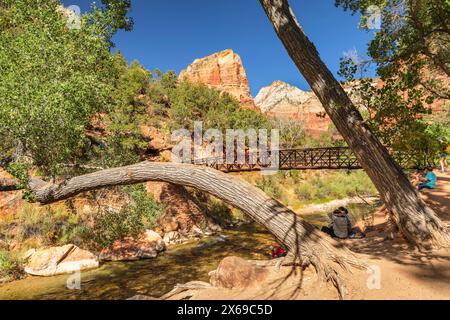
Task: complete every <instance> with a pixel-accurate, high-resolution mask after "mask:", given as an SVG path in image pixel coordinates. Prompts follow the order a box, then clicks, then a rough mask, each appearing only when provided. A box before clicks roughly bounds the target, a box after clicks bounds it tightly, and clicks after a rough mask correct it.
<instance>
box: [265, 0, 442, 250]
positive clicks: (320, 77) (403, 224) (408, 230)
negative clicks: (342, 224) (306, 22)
mask: <svg viewBox="0 0 450 320" xmlns="http://www.w3.org/2000/svg"><path fill="white" fill-rule="evenodd" d="M260 2H261V5H262V6H263V8H264V10H265V12H266V14H267V16H268V17H269V20H270V21H271V23H272V25H273V27H274V29H275V32H276V33H277V35H278V37H279V38H280V40H281V41H282V43H283V44H284V46H285V47H286V49H287V51H288V53H289V55H290V57H291V58H292V60H293V61H294V63H295V64H296V65H297V67H298V69H299V70H300V72H301V73H302V74H303V76H304V77H305V79H306V80H307V81H308V83H309V85H310V86H311V88H312V90H313V91H314V93H315V94H316V95H317V97H318V98H319V100H320V101H321V103H322V105H323V107H324V108H325V110H326V112H327V113H328V115H329V116H330V118H331V120H332V121H333V123H334V124H335V126H336V128H337V129H338V130H339V132H340V133H341V135H342V136H343V137H344V139H345V140H346V141H347V143H348V145H349V146H350V148H352V150H353V151H354V152H355V154H356V156H357V158H358V160H359V162H360V163H361V165H362V167H363V168H364V170H365V171H366V172H367V174H368V175H369V177H370V178H371V180H372V182H373V183H374V185H375V187H376V188H377V189H378V191H379V193H380V195H381V197H382V200H383V201H384V203H385V205H386V207H387V208H388V209H389V211H390V212H391V214H392V216H393V218H394V221H395V222H396V223H397V225H398V227H399V229H400V230H401V232H402V233H403V235H404V236H405V237H406V238H407V239H408V240H409V241H411V242H412V243H414V244H415V245H417V246H418V247H421V248H431V247H433V246H436V247H441V246H445V247H448V246H449V245H450V236H449V233H448V231H447V229H446V227H445V225H444V224H443V223H442V221H441V220H440V219H439V218H438V217H437V216H436V214H435V213H434V211H433V210H431V209H430V208H429V207H428V206H427V205H426V204H425V203H424V202H423V201H422V200H421V199H420V198H419V197H418V195H417V193H416V191H415V189H414V187H413V186H412V185H411V183H410V182H409V180H408V178H407V177H406V175H405V174H404V172H403V171H402V169H401V168H400V166H399V165H398V164H397V163H396V162H395V161H394V160H393V159H392V157H391V156H390V155H389V153H388V151H387V149H386V148H385V147H384V146H383V145H382V144H381V143H380V141H379V140H378V139H377V137H375V135H374V134H373V133H372V132H371V130H370V129H369V128H368V126H367V125H366V124H365V123H364V121H363V118H362V116H361V114H360V113H359V111H358V110H357V108H356V107H355V105H354V104H353V103H352V101H351V100H350V98H349V97H348V95H347V94H346V92H345V91H344V89H343V88H342V87H341V85H340V84H339V82H338V81H337V80H336V79H335V77H334V76H333V74H332V73H331V72H330V70H328V68H327V67H326V65H325V64H324V63H323V61H322V60H321V59H320V57H319V53H318V52H317V50H316V48H315V46H314V44H313V43H312V42H311V41H310V40H309V39H308V37H307V36H306V34H305V33H304V32H303V29H302V27H301V26H300V24H299V22H298V21H297V19H296V17H295V16H294V14H293V12H292V9H291V8H290V6H289V3H288V0H260Z"/></svg>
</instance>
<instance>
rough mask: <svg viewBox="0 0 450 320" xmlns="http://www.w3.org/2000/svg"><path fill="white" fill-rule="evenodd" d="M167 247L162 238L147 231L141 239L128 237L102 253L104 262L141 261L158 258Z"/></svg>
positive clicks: (101, 257)
mask: <svg viewBox="0 0 450 320" xmlns="http://www.w3.org/2000/svg"><path fill="white" fill-rule="evenodd" d="M165 248H166V245H165V243H164V241H163V239H162V238H161V236H160V235H159V234H158V233H156V232H154V231H152V230H147V231H146V232H145V233H144V234H143V235H141V236H140V237H139V239H134V238H132V237H126V238H124V239H122V240H117V241H115V242H114V244H113V245H112V247H111V248H106V249H103V250H102V252H100V256H99V258H100V260H102V261H133V260H139V259H149V258H156V256H158V253H159V252H161V251H164V250H165Z"/></svg>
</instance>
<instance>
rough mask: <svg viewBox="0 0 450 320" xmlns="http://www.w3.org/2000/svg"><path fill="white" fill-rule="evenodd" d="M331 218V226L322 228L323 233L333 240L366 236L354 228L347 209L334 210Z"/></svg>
mask: <svg viewBox="0 0 450 320" xmlns="http://www.w3.org/2000/svg"><path fill="white" fill-rule="evenodd" d="M329 217H330V219H331V224H330V225H329V226H328V227H322V231H323V232H325V233H327V234H329V235H330V236H332V237H333V238H339V239H347V238H356V237H358V236H359V237H364V236H365V235H364V233H363V232H362V231H361V230H360V229H359V228H358V227H356V228H352V222H351V221H350V218H349V216H348V210H347V208H344V207H340V208H339V209H336V210H334V211H333V212H332V213H331V214H330V215H329Z"/></svg>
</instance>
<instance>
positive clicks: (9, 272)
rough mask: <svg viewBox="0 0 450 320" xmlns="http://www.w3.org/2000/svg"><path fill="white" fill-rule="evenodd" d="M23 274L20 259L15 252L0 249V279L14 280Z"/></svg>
mask: <svg viewBox="0 0 450 320" xmlns="http://www.w3.org/2000/svg"><path fill="white" fill-rule="evenodd" d="M22 275H23V268H22V261H21V259H20V258H19V257H18V255H17V254H16V253H13V252H10V251H6V250H0V279H2V278H3V279H5V278H6V279H7V280H14V279H18V278H20V277H21V276H22Z"/></svg>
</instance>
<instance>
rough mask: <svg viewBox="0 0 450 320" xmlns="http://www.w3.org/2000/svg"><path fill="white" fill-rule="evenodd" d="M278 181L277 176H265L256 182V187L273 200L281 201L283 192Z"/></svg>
mask: <svg viewBox="0 0 450 320" xmlns="http://www.w3.org/2000/svg"><path fill="white" fill-rule="evenodd" d="M277 180H279V179H277V177H276V176H267V177H265V176H263V177H262V178H261V179H260V180H258V181H256V186H257V187H258V188H260V189H261V190H262V191H264V192H265V193H267V194H268V195H269V196H271V197H272V198H274V199H278V200H280V198H281V196H282V190H281V188H280V186H279V185H278V183H279V181H277Z"/></svg>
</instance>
